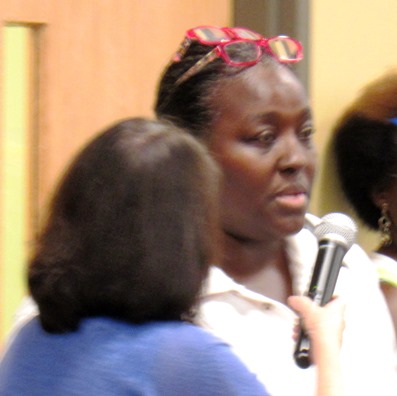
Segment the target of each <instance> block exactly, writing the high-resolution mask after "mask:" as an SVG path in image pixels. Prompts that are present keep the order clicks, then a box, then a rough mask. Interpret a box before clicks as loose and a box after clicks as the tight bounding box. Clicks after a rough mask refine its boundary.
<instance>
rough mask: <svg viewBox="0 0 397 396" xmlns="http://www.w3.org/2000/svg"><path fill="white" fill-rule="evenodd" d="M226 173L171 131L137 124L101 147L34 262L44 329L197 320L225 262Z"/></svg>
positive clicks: (79, 166)
mask: <svg viewBox="0 0 397 396" xmlns="http://www.w3.org/2000/svg"><path fill="white" fill-rule="evenodd" d="M218 173H219V172H218V169H217V167H216V165H215V164H214V162H213V160H212V159H211V158H210V156H209V154H207V152H206V150H205V148H204V147H203V146H202V145H201V144H200V143H199V142H197V141H196V140H195V139H194V138H193V137H191V136H189V135H188V134H186V133H185V132H181V131H179V130H178V129H176V127H175V126H172V125H171V124H170V123H167V122H156V121H149V120H145V119H139V118H136V119H128V120H125V121H122V122H120V123H117V124H116V125H114V126H112V127H110V128H109V129H108V130H106V131H105V132H103V133H101V134H100V135H98V137H96V138H95V139H94V140H92V141H91V143H89V144H88V145H87V146H86V147H85V148H84V149H83V150H82V151H81V153H80V154H79V155H78V156H77V157H76V158H75V160H74V161H73V162H72V164H71V165H70V167H69V169H68V170H67V172H66V173H65V175H64V177H63V179H62V180H61V182H60V185H59V187H58V188H57V190H56V192H55V195H54V197H53V200H52V203H51V206H50V210H49V217H48V219H47V222H46V224H45V227H44V229H43V231H42V233H41V234H40V236H39V238H38V243H37V247H36V251H35V254H34V256H33V258H32V260H31V262H30V266H29V271H28V278H29V287H30V291H31V293H32V296H33V298H34V299H35V301H36V302H37V304H38V307H39V311H40V320H41V323H42V325H43V327H44V329H45V330H47V331H49V332H64V331H70V330H75V329H76V328H77V327H78V325H79V322H80V320H81V319H82V318H84V317H89V316H110V317H114V318H119V319H121V320H125V321H129V322H134V323H140V322H144V321H150V320H180V319H181V318H182V317H183V316H184V315H187V314H189V311H190V309H191V308H192V306H193V304H194V303H195V299H196V298H197V295H198V293H199V291H200V288H201V285H202V281H203V279H204V278H205V276H206V274H207V271H208V265H209V263H210V261H211V259H213V255H214V254H215V250H214V249H215V243H216V241H215V239H216V238H215V234H216V229H217V228H218V227H217V220H218V208H217V192H218V191H217V189H218V187H217V186H218V184H219V180H218Z"/></svg>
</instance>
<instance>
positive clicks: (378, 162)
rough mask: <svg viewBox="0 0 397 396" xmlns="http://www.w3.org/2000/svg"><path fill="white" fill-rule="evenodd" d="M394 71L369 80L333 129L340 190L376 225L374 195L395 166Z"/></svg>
mask: <svg viewBox="0 0 397 396" xmlns="http://www.w3.org/2000/svg"><path fill="white" fill-rule="evenodd" d="M396 117H397V70H393V71H391V72H389V73H387V74H385V75H383V76H381V77H380V78H378V79H376V80H374V81H372V82H371V83H369V84H368V85H367V86H366V87H364V89H363V90H362V91H361V93H360V95H359V96H358V97H357V98H356V100H355V101H354V102H353V103H352V104H351V105H350V106H349V107H348V108H347V110H346V111H345V112H344V114H343V115H342V116H341V118H340V119H339V121H338V123H337V125H336V126H335V128H334V137H333V152H334V155H335V160H336V167H337V172H338V177H339V179H340V182H341V186H342V190H343V192H344V194H345V195H346V197H347V199H348V200H349V202H350V203H351V205H352V206H353V208H354V210H355V211H356V212H357V215H358V216H359V217H360V218H361V220H362V221H363V222H364V223H365V224H366V225H367V226H368V227H369V228H372V229H377V228H378V219H379V217H380V215H381V212H380V209H379V208H378V207H377V205H376V204H375V203H374V198H373V195H374V194H375V193H377V192H380V191H382V190H384V189H385V188H387V187H388V186H390V185H391V183H392V182H393V181H394V179H393V176H392V175H393V173H395V171H396V169H397V125H396V121H395V120H393V119H394V118H396Z"/></svg>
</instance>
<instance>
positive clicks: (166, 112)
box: [155, 41, 279, 139]
mask: <svg viewBox="0 0 397 396" xmlns="http://www.w3.org/2000/svg"><path fill="white" fill-rule="evenodd" d="M213 48H214V47H213V46H207V45H203V44H200V43H199V42H198V41H193V42H192V43H191V44H190V46H189V48H188V50H187V52H186V53H185V55H184V56H183V57H182V59H181V60H180V61H179V62H173V63H171V64H170V65H168V67H167V68H166V69H165V70H164V72H163V75H162V78H161V80H160V82H159V85H158V91H157V100H156V103H155V112H156V115H157V117H158V118H163V119H168V120H170V121H172V122H173V123H174V124H176V125H178V126H180V127H181V128H184V129H185V130H187V131H188V132H190V133H191V134H193V135H194V136H196V137H199V138H200V139H206V138H207V137H208V134H209V133H210V128H209V125H210V123H211V121H212V120H213V118H214V116H215V113H214V111H215V110H214V109H213V108H211V105H210V101H211V100H212V99H213V98H214V95H215V94H216V90H217V87H218V83H219V82H220V81H223V80H225V79H227V78H230V77H234V76H236V75H238V74H240V73H242V72H244V71H245V70H247V69H248V67H236V66H229V65H227V64H226V63H225V62H224V61H223V60H222V59H221V58H219V59H216V60H214V61H212V62H211V63H209V64H208V65H206V66H205V68H204V69H203V70H201V71H200V72H198V73H197V74H195V75H193V76H192V77H190V78H188V79H187V80H186V81H184V82H182V83H181V84H179V85H178V84H177V83H176V81H177V80H178V78H180V77H181V76H182V75H183V74H184V73H185V72H186V71H187V70H189V69H190V67H192V66H193V65H194V64H195V63H196V62H198V61H199V60H200V59H202V58H203V57H204V56H205V55H206V54H207V53H208V52H210V51H211V50H212V49H213ZM244 51H246V49H244V48H243V49H241V50H240V52H241V53H243V52H244ZM240 57H241V58H244V55H243V54H240ZM260 62H262V63H272V64H274V65H279V63H278V62H277V61H276V60H274V59H273V58H272V57H271V56H269V55H266V54H264V55H263V56H262V58H261V61H260Z"/></svg>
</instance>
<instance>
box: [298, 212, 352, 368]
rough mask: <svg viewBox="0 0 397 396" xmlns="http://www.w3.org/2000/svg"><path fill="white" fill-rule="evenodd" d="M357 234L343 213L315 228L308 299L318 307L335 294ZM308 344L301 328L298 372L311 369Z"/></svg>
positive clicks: (329, 218) (328, 217)
mask: <svg viewBox="0 0 397 396" xmlns="http://www.w3.org/2000/svg"><path fill="white" fill-rule="evenodd" d="M356 233H357V227H356V224H355V223H354V221H353V220H352V219H351V218H350V217H349V216H346V215H345V214H343V213H329V214H327V215H325V216H324V217H323V218H322V219H321V222H320V223H319V224H318V225H317V226H316V227H315V229H314V235H315V236H316V237H317V240H318V245H319V250H318V253H317V258H316V263H315V266H314V270H313V275H312V279H311V282H310V286H309V290H308V292H307V295H308V296H309V297H310V298H311V299H312V300H314V302H315V303H316V304H318V305H320V306H323V305H325V304H327V302H328V301H330V300H331V298H332V295H333V293H334V289H335V284H336V281H337V279H338V275H339V270H340V267H341V265H342V260H343V258H344V256H345V254H346V253H347V251H348V250H349V249H350V248H351V246H352V245H353V243H354V241H355V238H356ZM309 351H310V340H309V337H308V336H307V334H306V332H305V330H304V329H303V328H302V329H301V330H300V334H299V337H298V341H297V343H296V347H295V352H294V359H295V362H296V364H297V365H298V366H299V367H300V368H308V367H309V366H310V365H311V361H310V357H309Z"/></svg>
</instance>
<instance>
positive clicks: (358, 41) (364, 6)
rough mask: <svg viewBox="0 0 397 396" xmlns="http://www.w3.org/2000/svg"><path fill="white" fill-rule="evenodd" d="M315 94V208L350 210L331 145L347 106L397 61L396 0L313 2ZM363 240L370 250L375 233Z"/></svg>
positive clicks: (320, 211) (312, 91)
mask: <svg viewBox="0 0 397 396" xmlns="http://www.w3.org/2000/svg"><path fill="white" fill-rule="evenodd" d="M311 8H312V17H311V32H310V40H311V63H310V85H311V88H310V96H311V100H312V105H313V111H314V116H315V120H316V129H317V133H316V136H315V139H316V144H317V147H318V149H319V154H320V157H321V158H320V161H319V162H320V167H321V171H320V173H319V174H318V178H317V183H316V189H315V195H314V198H313V206H312V211H313V212H314V213H316V214H319V215H321V216H322V215H323V214H325V213H327V212H331V211H348V207H347V204H346V201H345V200H344V199H343V197H342V196H341V193H340V191H339V190H338V185H337V183H336V181H335V179H334V170H333V167H332V163H330V161H329V160H328V154H327V145H328V140H329V137H330V132H331V128H332V126H333V125H334V123H335V120H336V119H337V117H338V116H339V115H340V114H341V112H342V110H343V109H344V108H345V106H346V105H347V104H348V103H349V102H350V101H351V100H352V99H353V98H354V97H355V95H356V94H357V92H358V90H359V89H360V88H361V87H362V86H363V85H364V84H366V83H367V82H368V81H369V80H371V79H373V78H375V77H376V76H378V75H380V74H382V73H383V72H385V71H386V70H388V69H389V68H391V67H394V66H396V65H397V47H396V44H397V22H396V16H397V1H396V0H377V1H374V0H347V1H346V0H311ZM359 241H360V242H361V243H363V245H364V246H365V247H366V248H367V249H370V248H371V247H372V246H374V244H375V243H377V239H376V238H375V237H374V235H373V234H372V235H370V234H369V233H368V232H364V230H363V226H362V225H360V233H359Z"/></svg>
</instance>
